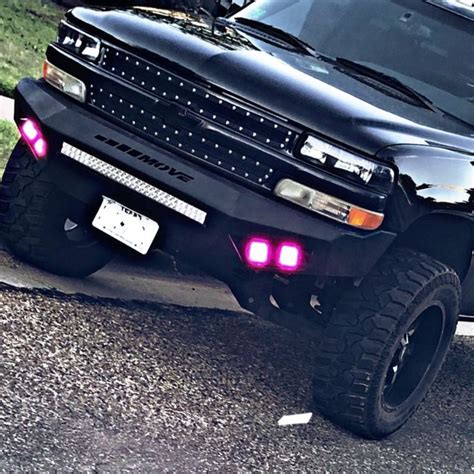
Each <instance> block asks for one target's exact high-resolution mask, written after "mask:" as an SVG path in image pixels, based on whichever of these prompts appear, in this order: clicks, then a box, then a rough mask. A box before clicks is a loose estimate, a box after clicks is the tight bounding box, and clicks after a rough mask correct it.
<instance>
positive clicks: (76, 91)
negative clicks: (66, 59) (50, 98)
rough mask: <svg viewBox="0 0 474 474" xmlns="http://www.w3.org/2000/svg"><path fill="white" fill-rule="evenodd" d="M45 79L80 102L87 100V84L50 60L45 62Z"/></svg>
mask: <svg viewBox="0 0 474 474" xmlns="http://www.w3.org/2000/svg"><path fill="white" fill-rule="evenodd" d="M43 79H44V80H45V81H46V82H47V83H48V84H51V85H52V86H53V87H55V88H56V89H59V90H60V91H61V92H64V93H65V94H67V95H69V96H71V97H73V98H74V99H76V100H78V101H79V102H85V101H86V92H87V90H86V85H85V84H84V83H83V82H82V81H80V80H79V79H77V78H75V77H74V76H71V74H68V73H67V72H65V71H63V70H62V69H59V68H58V67H56V66H54V65H53V64H51V63H50V62H49V61H45V62H44V64H43Z"/></svg>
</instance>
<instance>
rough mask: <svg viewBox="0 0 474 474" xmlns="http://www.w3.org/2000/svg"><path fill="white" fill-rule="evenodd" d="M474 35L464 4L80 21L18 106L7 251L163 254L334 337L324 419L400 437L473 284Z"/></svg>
mask: <svg viewBox="0 0 474 474" xmlns="http://www.w3.org/2000/svg"><path fill="white" fill-rule="evenodd" d="M473 21H474V8H473V7H472V6H471V5H469V4H467V3H466V1H461V0H332V1H331V2H328V1H326V0H279V1H274V0H257V1H256V2H254V3H252V4H250V5H249V6H247V7H245V8H243V9H241V10H240V11H238V12H237V13H234V14H232V15H230V16H226V17H221V18H212V17H211V16H209V15H207V16H206V15H205V14H202V15H197V14H193V13H186V12H183V11H167V10H163V9H159V8H153V7H150V6H145V7H123V8H104V7H102V8H100V7H78V8H75V9H73V10H71V11H69V12H68V13H67V15H66V17H65V20H64V21H63V22H62V23H61V25H60V27H59V33H58V37H57V39H56V40H55V41H54V42H53V43H51V45H50V46H49V48H48V50H47V54H46V60H45V63H44V69H43V78H42V79H40V80H34V79H24V80H22V81H21V82H20V83H19V84H18V87H17V89H16V97H15V120H16V122H17V124H18V127H19V130H20V132H21V134H22V139H21V140H20V142H19V143H18V144H17V146H16V148H15V149H14V150H13V153H12V156H11V158H10V160H9V163H8V166H7V168H6V172H5V175H4V176H3V181H2V184H1V187H0V229H1V233H2V235H3V239H4V241H5V242H6V244H7V245H8V246H9V248H10V249H11V251H12V252H13V253H14V254H16V255H17V256H19V257H20V258H22V259H24V260H26V261H28V262H31V263H33V264H35V265H37V266H39V267H41V268H43V269H46V270H48V271H51V272H54V273H57V274H60V275H67V276H73V277H84V276H87V275H89V274H92V273H93V272H96V271H97V270H99V269H100V268H101V267H103V266H104V265H106V264H107V262H109V260H110V259H111V258H112V257H113V256H114V255H115V254H116V253H117V252H120V251H123V250H125V249H126V248H132V249H134V250H135V251H136V252H139V253H142V254H147V253H148V252H149V251H150V249H159V250H161V251H163V252H165V253H167V254H169V255H171V256H173V257H174V258H177V259H182V260H183V261H186V262H189V263H190V264H192V265H195V266H197V267H198V268H200V269H202V270H204V271H206V272H208V273H209V274H211V275H213V276H215V277H217V278H219V279H220V280H222V281H224V282H225V283H227V284H228V285H229V287H230V288H231V290H232V291H233V293H234V295H235V297H236V298H237V300H238V302H239V303H240V304H241V306H242V307H243V308H245V309H247V310H250V311H252V312H254V313H255V314H257V315H260V316H262V317H267V318H270V319H272V320H275V321H278V317H279V316H278V315H279V314H281V315H283V314H284V315H286V316H288V315H291V316H290V317H294V319H295V321H299V320H301V321H305V322H309V323H310V324H313V323H314V324H315V325H319V326H320V327H324V332H323V336H322V337H321V341H320V344H319V346H318V354H317V357H316V369H315V374H314V390H313V391H314V402H315V405H316V407H317V408H318V409H319V410H320V411H321V412H322V413H323V414H325V415H326V416H328V417H329V418H330V419H332V420H333V421H334V422H336V423H338V424H339V425H341V426H343V427H345V428H347V429H349V430H351V431H353V432H355V433H358V434H360V435H362V436H365V437H368V438H382V437H384V436H387V435H389V434H391V433H393V432H394V431H396V430H397V429H399V428H400V427H401V426H402V425H403V424H404V423H405V422H406V421H407V420H408V418H409V417H410V416H411V415H412V414H413V412H414V411H415V409H416V407H417V406H418V405H419V404H420V403H421V401H422V400H423V398H424V397H425V395H426V393H427V391H428V389H429V387H430V386H431V384H432V383H433V381H434V380H435V377H436V375H437V374H438V372H439V370H440V367H441V365H442V363H443V361H444V359H445V356H446V353H447V351H448V348H449V345H450V343H451V340H452V338H453V335H454V333H455V329H456V324H457V321H458V317H459V316H458V315H459V313H460V307H461V302H462V297H463V296H462V295H463V281H465V282H466V281H471V282H472V281H473V279H472V276H469V274H470V267H471V260H472V253H473V249H474V153H473V152H474V61H473V58H474V23H473ZM467 286H469V285H467V284H466V283H465V284H464V294H465V295H467V293H468V292H469V291H470V290H472V288H468V287H467ZM470 286H472V283H471V285H470ZM468 299H469V297H467V298H466V300H468Z"/></svg>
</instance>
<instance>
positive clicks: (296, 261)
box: [276, 242, 303, 272]
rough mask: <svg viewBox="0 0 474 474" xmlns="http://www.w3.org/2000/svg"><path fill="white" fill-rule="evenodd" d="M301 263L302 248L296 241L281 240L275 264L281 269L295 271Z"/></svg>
mask: <svg viewBox="0 0 474 474" xmlns="http://www.w3.org/2000/svg"><path fill="white" fill-rule="evenodd" d="M302 263H303V249H302V248H301V246H300V245H299V244H297V243H296V242H283V243H282V244H280V246H279V247H278V252H277V259H276V264H277V267H278V268H279V269H280V270H283V271H287V272H288V271H291V272H294V271H297V270H299V269H300V268H301V265H302Z"/></svg>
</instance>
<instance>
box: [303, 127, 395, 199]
mask: <svg viewBox="0 0 474 474" xmlns="http://www.w3.org/2000/svg"><path fill="white" fill-rule="evenodd" d="M300 154H301V156H302V157H303V158H304V159H306V160H307V161H309V162H311V163H312V164H313V165H316V166H317V167H319V168H321V169H324V170H326V171H328V172H330V173H332V174H334V175H336V176H341V177H343V178H346V179H349V180H351V181H354V182H355V183H358V184H361V185H364V186H367V187H370V188H373V189H374V190H377V191H381V192H384V193H389V192H390V191H391V189H392V187H393V184H394V182H395V172H394V171H393V169H392V168H389V167H388V166H384V165H382V164H380V163H376V162H374V161H370V160H368V159H366V158H363V157H361V156H358V155H355V154H353V153H349V152H347V151H345V150H343V149H341V148H338V147H336V146H333V145H330V144H329V143H326V142H324V141H322V140H320V139H318V138H316V137H313V136H311V135H310V136H308V137H307V138H306V140H305V142H304V143H303V146H302V147H301V149H300Z"/></svg>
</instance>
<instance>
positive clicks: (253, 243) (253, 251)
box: [245, 237, 271, 268]
mask: <svg viewBox="0 0 474 474" xmlns="http://www.w3.org/2000/svg"><path fill="white" fill-rule="evenodd" d="M245 260H246V261H247V264H248V265H250V266H251V267H257V268H261V267H266V266H267V265H268V264H269V263H270V260H271V245H270V242H269V241H268V240H265V239H261V238H255V237H253V238H251V239H250V240H249V241H248V242H247V245H246V246H245Z"/></svg>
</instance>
